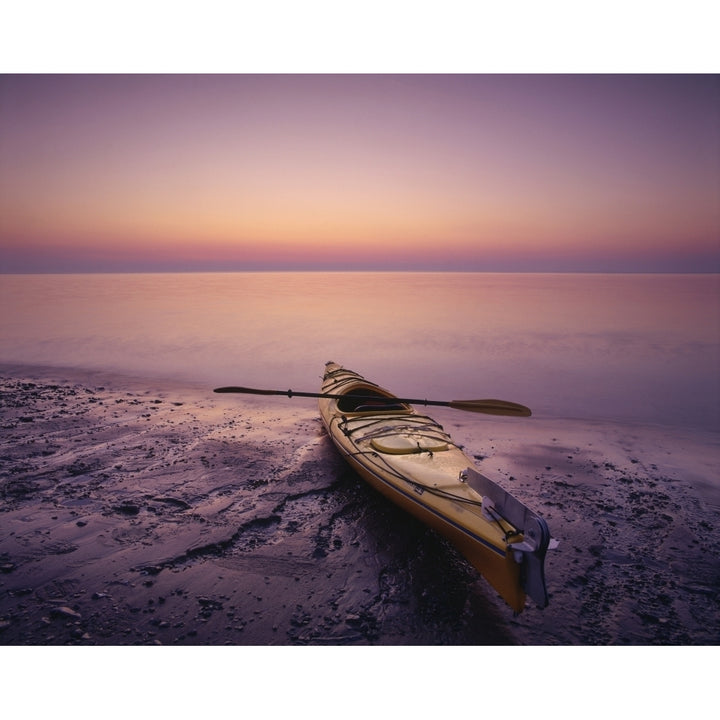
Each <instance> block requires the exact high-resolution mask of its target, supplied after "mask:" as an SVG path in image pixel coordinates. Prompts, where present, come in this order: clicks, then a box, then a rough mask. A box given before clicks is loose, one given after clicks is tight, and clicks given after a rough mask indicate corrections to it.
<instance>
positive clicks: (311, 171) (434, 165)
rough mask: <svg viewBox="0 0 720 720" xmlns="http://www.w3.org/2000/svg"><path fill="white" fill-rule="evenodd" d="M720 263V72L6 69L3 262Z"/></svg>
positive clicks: (547, 266)
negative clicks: (26, 71) (118, 72)
mask: <svg viewBox="0 0 720 720" xmlns="http://www.w3.org/2000/svg"><path fill="white" fill-rule="evenodd" d="M256 269H282V270H286V269H303V270H313V269H338V270H363V269H388V270H405V269H407V270H433V269H438V270H487V271H493V270H498V271H533V270H537V271H688V272H694V271H713V272H718V271H720V78H719V76H717V75H699V76H688V75H669V76H668V75H641V76H630V75H612V76H597V75H590V76H587V75H529V76H513V75H431V76H423V75H404V76H403V75H400V76H393V75H369V76H363V75H310V76H302V75H289V76H278V75H259V76H252V75H220V76H201V75H200V76H183V75H166V76H152V75H134V76H123V75H113V76H103V75H71V76H63V75H48V76H33V75H4V76H1V77H0V272H53V271H60V272H72V271H96V270H100V271H125V270H133V271H139V270H152V271H154V270H256Z"/></svg>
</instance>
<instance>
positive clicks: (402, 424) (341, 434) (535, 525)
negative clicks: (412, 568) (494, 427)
mask: <svg viewBox="0 0 720 720" xmlns="http://www.w3.org/2000/svg"><path fill="white" fill-rule="evenodd" d="M322 393H323V394H332V395H334V396H335V397H334V398H324V397H321V398H320V399H319V407H320V415H321V418H322V421H323V424H324V426H325V428H326V430H327V432H328V434H329V436H330V438H331V439H332V441H333V442H334V444H335V445H336V447H337V448H338V450H339V451H340V453H341V454H342V455H343V456H344V457H345V459H346V460H347V461H348V463H349V464H350V465H351V466H352V467H353V468H354V469H355V470H356V471H357V472H358V473H359V474H360V475H361V477H363V479H365V480H366V481H367V482H368V483H369V484H370V485H371V486H372V487H374V488H375V489H377V490H378V491H380V492H381V493H382V494H383V495H385V496H386V497H388V499H390V500H392V501H393V502H394V503H396V504H397V505H398V506H400V507H402V508H403V509H405V510H407V511H408V512H410V513H411V514H413V515H414V516H415V517H417V518H418V519H420V520H421V521H423V522H424V523H426V524H427V525H429V526H430V527H432V528H433V529H435V530H436V531H438V532H439V533H440V534H442V535H443V536H445V537H446V538H448V540H450V541H451V542H452V543H453V544H454V545H455V546H456V547H457V548H458V550H459V551H460V552H461V553H462V554H463V555H464V556H465V557H466V558H467V559H468V560H469V561H470V562H471V563H472V564H473V566H474V567H475V568H476V569H477V570H478V571H479V572H480V573H481V574H482V575H483V576H484V577H485V578H486V579H487V580H488V581H489V582H490V584H491V585H492V586H493V587H494V588H495V589H496V590H497V591H498V593H499V594H500V595H501V596H502V597H503V599H504V600H505V601H506V602H507V603H508V605H510V607H511V608H512V609H513V610H515V611H516V612H521V611H522V609H523V607H524V605H525V598H526V595H530V596H531V597H532V599H534V600H535V602H536V603H537V604H538V605H539V606H541V607H544V606H545V605H547V601H548V598H547V591H546V588H545V579H544V558H545V552H546V550H547V548H548V544H549V541H550V537H549V532H548V531H547V525H546V524H545V522H544V521H543V520H542V519H541V518H538V517H537V516H536V515H534V514H533V513H531V512H530V511H529V510H528V509H527V508H525V506H524V505H522V504H521V503H520V502H519V501H517V500H516V499H515V498H512V496H510V495H509V494H508V493H506V491H504V490H503V489H502V488H501V487H500V486H498V485H497V484H496V483H494V482H493V481H491V480H489V479H488V478H486V477H485V476H483V475H481V474H480V473H479V472H478V471H477V470H476V469H475V468H474V466H473V463H472V461H471V460H470V458H469V457H468V456H467V455H465V453H464V452H463V451H462V450H461V449H460V448H459V447H458V446H457V445H455V443H454V442H453V441H452V438H451V437H450V435H448V433H446V432H445V430H444V429H443V427H442V426H441V425H440V424H439V423H437V422H436V421H435V420H433V419H432V418H430V417H428V416H427V415H423V414H419V413H417V412H416V411H415V410H414V408H413V407H412V406H410V405H408V404H404V403H402V402H395V401H396V400H397V398H395V396H394V395H393V394H392V393H390V392H389V391H387V390H385V389H384V388H381V387H380V386H378V385H376V384H375V383H371V382H369V381H367V380H365V378H363V377H362V376H360V375H358V374H357V373H355V372H353V371H351V370H346V369H345V368H342V367H341V366H340V365H337V364H336V363H332V362H330V363H327V365H326V368H325V375H324V379H323V384H322ZM338 396H340V397H338Z"/></svg>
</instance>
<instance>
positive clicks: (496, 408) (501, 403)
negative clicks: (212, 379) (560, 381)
mask: <svg viewBox="0 0 720 720" xmlns="http://www.w3.org/2000/svg"><path fill="white" fill-rule="evenodd" d="M214 392H216V393H245V394H246V395H287V396H288V397H289V398H291V397H293V396H297V397H311V398H328V399H330V400H340V399H342V398H344V397H347V395H333V394H330V393H311V392H295V391H294V390H258V389H256V388H246V387H238V386H236V385H231V386H229V387H219V388H215V390H214ZM351 397H352V398H353V399H354V400H367V401H369V402H372V403H373V404H387V405H396V404H397V403H404V404H406V405H443V406H445V407H451V408H454V409H455V410H465V411H467V412H477V413H485V414H487V415H509V416H511V417H530V415H532V412H531V410H530V408H527V407H525V406H524V405H518V404H517V403H513V402H508V401H507V400H449V401H447V402H445V401H442V400H413V399H410V398H397V397H384V396H379V395H355V393H353V394H352V396H351Z"/></svg>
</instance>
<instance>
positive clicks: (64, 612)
mask: <svg viewBox="0 0 720 720" xmlns="http://www.w3.org/2000/svg"><path fill="white" fill-rule="evenodd" d="M50 615H51V617H67V618H75V619H79V618H81V617H82V615H81V614H80V613H79V612H75V610H73V609H72V608H69V607H68V606H67V605H62V606H61V607H56V608H53V609H52V610H51V611H50Z"/></svg>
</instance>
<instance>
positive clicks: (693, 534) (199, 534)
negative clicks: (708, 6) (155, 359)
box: [0, 366, 720, 646]
mask: <svg viewBox="0 0 720 720" xmlns="http://www.w3.org/2000/svg"><path fill="white" fill-rule="evenodd" d="M0 382H1V387H0V389H1V391H2V394H1V396H0V426H1V427H2V435H1V437H0V644H3V645H153V644H162V645H429V646H437V645H659V644H663V645H713V644H716V643H717V640H718V631H719V628H720V600H719V598H718V589H719V588H720V560H718V558H720V538H719V537H718V533H717V527H718V524H719V523H718V520H719V515H720V486H719V485H718V478H719V477H720V473H719V472H718V469H719V468H718V466H719V464H720V462H719V457H720V453H719V448H718V437H717V435H716V434H713V433H710V432H700V431H697V432H691V431H689V430H688V431H677V430H672V429H670V428H667V427H660V426H657V427H647V426H630V425H617V424H612V423H600V422H583V421H578V420H555V419H548V418H542V417H537V416H536V417H533V418H530V419H529V420H522V421H518V420H516V419H505V418H491V417H489V416H480V415H475V414H470V413H460V412H456V411H451V410H444V409H443V410H441V411H437V412H434V413H433V415H434V416H435V417H436V418H437V419H438V420H439V421H440V422H442V423H443V424H444V425H445V427H446V429H448V430H449V431H450V433H451V434H452V435H453V437H454V439H455V440H456V441H457V442H459V443H461V444H463V445H464V446H465V450H466V452H467V453H468V454H469V455H470V456H471V457H475V460H476V463H477V465H478V468H479V469H480V470H481V471H482V472H484V473H485V474H487V475H488V476H489V477H491V478H492V479H494V480H497V481H499V482H501V483H502V484H503V485H504V486H505V487H507V489H508V490H510V491H511V492H513V493H514V494H516V495H517V496H518V497H519V498H520V499H522V500H523V501H524V502H526V503H527V504H528V505H530V506H531V507H533V508H534V509H536V510H537V511H538V512H539V513H540V514H541V515H543V516H544V517H545V518H546V520H547V521H548V524H549V525H550V529H551V531H552V533H553V536H554V537H556V538H557V539H558V540H559V541H560V546H559V548H558V549H557V550H556V551H554V552H552V553H550V554H549V556H548V560H547V563H546V571H547V578H548V587H549V591H550V606H549V607H548V608H546V609H544V610H539V609H537V608H535V607H532V606H531V605H528V607H527V609H526V610H525V611H524V612H523V613H522V614H521V615H519V616H513V614H512V612H511V611H510V610H509V609H508V608H507V607H506V606H505V605H504V603H503V602H502V601H501V600H500V599H499V598H498V597H497V595H496V594H495V593H494V591H493V590H492V588H490V587H489V586H488V585H487V584H486V583H485V581H484V580H483V579H482V578H481V577H479V576H478V575H477V573H476V572H475V571H474V570H473V569H472V568H471V567H470V566H469V565H468V564H467V563H466V562H465V561H464V560H463V559H462V558H461V557H460V556H459V554H458V553H457V552H456V551H455V550H454V549H453V548H452V547H451V546H450V545H449V544H448V543H447V542H445V541H444V540H443V539H441V538H440V537H438V536H437V535H436V534H435V533H433V532H432V531H430V530H428V529H427V528H425V527H424V526H423V525H421V524H420V523H418V522H417V521H415V520H414V519H413V518H411V517H409V516H407V515H406V514H405V513H403V512H402V511H400V510H398V509H397V508H395V507H394V506H393V505H391V504H390V503H388V502H387V501H386V500H385V499H384V498H382V497H381V496H380V495H378V494H377V493H375V492H374V491H373V490H372V489H370V488H369V487H367V486H366V485H365V484H364V483H363V482H362V481H361V480H360V479H359V478H358V477H357V476H356V475H355V474H354V473H353V472H352V471H350V469H349V468H348V467H347V466H346V465H345V464H344V462H343V461H342V460H341V459H340V457H339V456H338V455H337V453H336V451H335V450H334V448H333V446H332V444H331V443H330V441H329V439H328V438H327V437H326V436H325V434H324V431H323V429H322V426H321V424H320V420H319V417H318V413H317V408H316V405H315V403H314V401H312V400H302V399H298V398H294V399H292V400H288V399H287V398H270V399H267V398H254V397H251V396H242V397H241V396H221V395H214V394H213V393H212V391H211V390H212V389H211V388H208V387H201V386H190V385H182V384H179V383H170V382H167V383H161V382H158V381H155V380H152V381H150V380H148V381H144V380H141V379H138V378H129V377H120V376H111V375H103V374H100V373H90V372H83V371H79V370H59V369H55V370H53V369H48V368H45V369H43V368H31V367H20V366H15V367H13V366H3V367H0Z"/></svg>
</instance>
